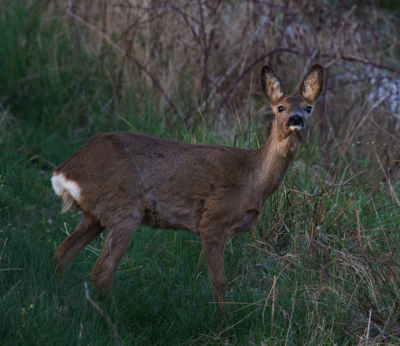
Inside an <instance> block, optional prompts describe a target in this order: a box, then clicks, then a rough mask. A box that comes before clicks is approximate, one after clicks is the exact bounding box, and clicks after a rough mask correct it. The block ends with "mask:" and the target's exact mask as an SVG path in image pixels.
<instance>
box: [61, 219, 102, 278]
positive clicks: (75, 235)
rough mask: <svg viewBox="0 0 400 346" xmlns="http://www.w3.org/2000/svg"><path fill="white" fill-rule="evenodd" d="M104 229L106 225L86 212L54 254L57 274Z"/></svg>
mask: <svg viewBox="0 0 400 346" xmlns="http://www.w3.org/2000/svg"><path fill="white" fill-rule="evenodd" d="M103 231H104V227H103V226H102V225H101V224H100V222H98V221H97V220H96V219H94V218H93V217H92V216H91V215H89V214H87V213H85V215H84V216H83V217H82V219H81V221H80V222H79V224H78V226H77V227H76V229H75V231H74V232H72V233H71V234H70V235H69V236H68V237H67V238H66V239H65V240H64V241H63V242H62V244H61V245H60V246H59V248H58V249H57V251H56V253H55V256H54V266H53V272H54V273H56V274H60V273H63V272H64V270H65V269H66V268H67V267H68V266H69V265H70V264H71V261H72V260H73V258H74V257H75V256H76V255H77V254H78V253H79V252H80V251H82V250H83V249H84V248H85V246H86V245H88V244H89V243H90V242H91V241H93V240H94V239H95V238H96V237H97V236H98V235H99V234H100V233H101V232H103Z"/></svg>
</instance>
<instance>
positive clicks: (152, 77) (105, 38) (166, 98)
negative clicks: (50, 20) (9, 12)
mask: <svg viewBox="0 0 400 346" xmlns="http://www.w3.org/2000/svg"><path fill="white" fill-rule="evenodd" d="M66 14H67V15H68V16H70V17H72V18H74V19H75V20H77V21H79V22H80V23H82V24H83V25H84V26H86V27H87V28H89V29H90V30H93V31H95V32H96V33H97V34H98V35H100V36H101V37H102V38H103V39H104V41H107V42H108V43H109V44H110V45H111V46H112V47H114V48H115V49H116V50H117V51H119V52H120V53H122V54H123V55H125V56H126V57H128V58H129V59H130V60H132V61H133V62H134V63H135V64H136V65H137V66H138V67H139V68H140V69H141V70H143V71H144V73H146V74H147V75H148V76H149V77H150V79H151V80H152V81H153V83H154V85H155V86H156V87H157V88H158V90H160V91H161V93H162V95H163V96H164V98H165V100H166V101H167V102H168V104H169V105H170V106H171V108H172V109H173V110H174V112H175V113H176V114H177V115H178V116H179V118H180V120H181V121H182V124H183V126H184V128H185V129H187V126H186V123H185V119H184V118H183V115H182V114H181V112H179V110H178V108H176V106H175V105H174V103H173V102H172V100H171V99H170V98H169V97H168V95H167V94H166V92H165V91H164V89H163V87H162V86H161V85H160V83H159V82H158V80H157V79H156V78H155V77H154V76H153V74H152V73H150V71H149V70H148V69H147V68H146V67H144V66H143V65H142V64H141V63H140V62H139V60H137V59H136V58H134V57H133V56H131V55H130V54H128V52H127V51H126V50H125V49H123V48H122V47H121V46H119V45H118V44H116V43H115V42H114V41H113V40H112V39H111V38H110V37H109V36H107V35H105V34H104V33H102V32H101V31H100V30H98V29H97V28H96V27H95V26H94V25H92V24H90V23H88V22H87V21H85V20H84V19H83V18H81V17H79V16H77V15H76V14H74V13H72V12H71V11H69V10H67V11H66Z"/></svg>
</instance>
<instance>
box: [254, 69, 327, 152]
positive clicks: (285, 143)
mask: <svg viewBox="0 0 400 346" xmlns="http://www.w3.org/2000/svg"><path fill="white" fill-rule="evenodd" d="M261 83H262V87H263V91H264V95H265V97H266V98H267V99H268V100H269V102H270V104H271V108H272V111H273V112H274V114H275V126H274V127H273V131H275V137H276V143H277V147H278V151H279V152H280V153H281V154H282V155H283V156H289V155H294V154H295V153H296V152H297V150H298V148H299V146H300V144H301V143H302V142H304V141H305V140H306V139H307V138H308V135H309V133H310V127H311V113H312V110H313V107H314V103H315V101H316V99H317V98H318V96H319V94H320V93H321V90H322V85H323V72H322V67H321V66H320V65H314V66H313V67H312V68H311V70H310V71H309V72H308V73H307V75H306V76H305V77H304V80H303V82H302V84H301V86H300V91H299V92H298V93H294V94H292V95H286V94H285V91H284V89H283V84H282V82H281V80H280V79H279V77H278V76H277V75H276V74H275V73H274V71H273V70H272V69H271V68H270V67H269V66H264V67H263V69H262V71H261Z"/></svg>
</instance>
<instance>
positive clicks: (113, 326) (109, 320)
mask: <svg viewBox="0 0 400 346" xmlns="http://www.w3.org/2000/svg"><path fill="white" fill-rule="evenodd" d="M83 284H84V285H85V296H86V299H87V300H88V301H89V302H90V303H91V304H92V305H93V306H94V307H95V308H96V310H97V311H98V313H99V314H100V315H101V316H102V317H103V318H104V319H105V321H106V322H107V323H108V325H109V326H110V327H111V329H112V330H113V332H114V337H115V344H116V345H117V346H120V345H121V342H120V341H119V337H118V333H117V328H116V326H115V325H114V324H113V323H112V322H111V319H110V317H108V316H107V315H106V314H105V313H104V311H103V310H102V309H101V308H100V306H99V305H98V304H97V303H96V302H95V301H94V300H93V299H92V298H90V295H89V288H88V284H87V282H84V283H83Z"/></svg>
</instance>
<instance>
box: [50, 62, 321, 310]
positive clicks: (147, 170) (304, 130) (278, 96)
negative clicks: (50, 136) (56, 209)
mask: <svg viewBox="0 0 400 346" xmlns="http://www.w3.org/2000/svg"><path fill="white" fill-rule="evenodd" d="M322 80H323V72H322V68H321V66H319V65H315V66H314V67H313V68H312V69H311V70H310V71H309V72H308V73H307V75H306V76H305V78H304V80H303V82H302V84H301V87H300V91H299V92H298V93H296V94H292V95H290V96H287V95H285V92H284V89H283V85H282V82H281V81H280V79H279V78H278V76H277V75H276V74H275V73H274V72H273V71H272V69H271V68H270V67H268V66H264V68H263V69H262V72H261V82H262V88H263V91H264V95H265V97H266V98H267V99H268V100H269V102H270V104H271V107H272V110H273V112H274V113H275V117H276V119H275V121H274V122H273V125H272V129H271V135H270V137H269V139H268V141H267V142H266V143H265V144H264V145H263V146H262V147H260V148H259V149H255V150H248V149H241V148H234V147H226V146H216V145H197V144H188V143H183V142H178V141H174V140H169V139H163V138H158V137H152V136H148V135H144V134H138V133H132V132H111V133H99V134H97V135H95V136H94V137H92V138H91V139H89V141H88V142H87V143H86V144H84V145H83V146H82V147H80V148H79V149H78V151H77V152H76V153H75V154H74V155H72V156H71V157H70V158H69V159H68V160H67V161H65V162H64V163H62V164H61V165H60V166H58V167H57V168H56V169H55V170H54V173H53V176H52V178H51V180H52V184H53V188H54V191H55V192H56V194H57V195H58V196H60V197H61V198H62V200H63V202H64V207H63V211H67V210H70V209H73V208H74V207H77V208H79V209H81V210H82V211H83V213H84V216H83V217H82V219H81V221H80V222H79V224H78V226H77V228H76V229H75V231H74V232H73V233H72V234H71V235H69V236H68V237H67V239H65V240H64V242H63V243H62V244H61V246H60V247H59V248H58V250H57V251H56V253H55V263H54V271H55V272H57V273H62V272H64V269H65V268H66V267H67V266H68V265H69V264H70V263H71V261H72V259H73V258H74V256H76V254H78V253H79V252H80V251H81V250H82V249H84V248H85V246H86V245H88V244H89V243H90V242H91V241H92V240H93V239H95V238H96V237H97V236H98V235H99V234H100V233H101V232H103V231H104V229H105V228H107V229H108V230H109V233H108V235H107V238H106V240H105V244H104V247H103V249H102V251H101V253H100V255H99V257H98V259H97V261H96V264H95V265H94V267H93V270H92V273H91V279H92V281H93V284H94V286H95V287H96V288H97V289H98V291H99V294H100V295H103V296H104V295H107V294H109V293H110V292H111V289H112V285H113V280H114V275H115V272H116V270H117V267H118V264H119V263H120V261H121V259H122V256H123V255H124V253H125V251H126V249H127V247H128V245H129V243H130V241H131V240H132V236H133V234H134V232H135V230H136V228H137V227H138V226H139V225H140V224H144V225H147V226H151V227H157V228H172V229H186V230H188V231H189V232H192V233H196V234H199V235H200V237H201V242H202V245H203V253H204V256H205V259H206V262H207V265H208V269H209V274H210V279H211V284H212V287H213V289H214V293H215V300H216V302H217V303H218V311H219V314H220V315H222V314H223V310H224V309H223V303H224V301H225V280H226V279H225V272H224V255H223V252H224V246H225V242H226V240H227V238H228V237H230V236H232V235H234V234H237V233H242V232H248V231H250V230H252V229H253V228H254V227H255V226H256V224H257V222H258V219H259V218H260V215H261V213H262V210H263V206H264V203H265V201H266V199H267V198H268V196H270V195H271V194H272V193H273V192H274V191H275V190H276V189H277V188H278V186H279V185H280V183H281V182H282V180H283V179H284V177H285V175H286V173H287V171H288V169H289V167H290V166H291V164H292V163H293V160H294V157H295V155H296V153H297V152H298V150H299V147H300V144H301V143H303V142H304V141H305V140H306V139H307V138H308V135H309V132H310V126H311V123H310V120H311V112H312V108H313V104H314V102H315V100H316V99H317V97H318V96H319V94H320V92H321V89H322V83H323V82H322Z"/></svg>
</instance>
